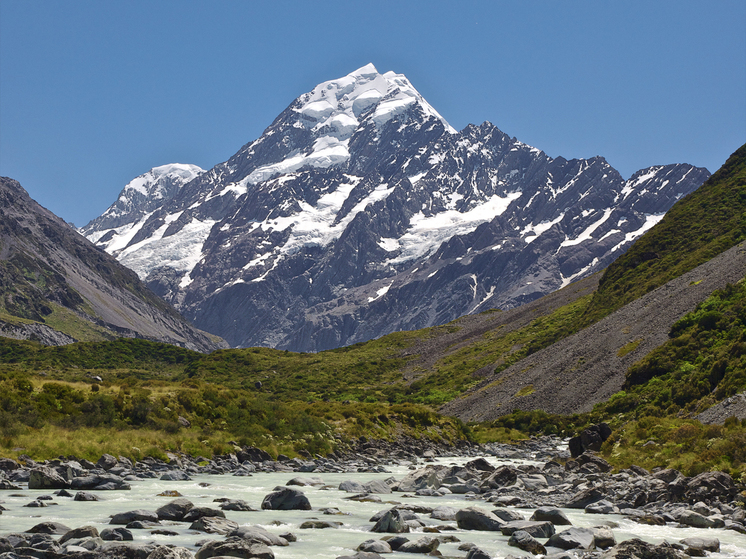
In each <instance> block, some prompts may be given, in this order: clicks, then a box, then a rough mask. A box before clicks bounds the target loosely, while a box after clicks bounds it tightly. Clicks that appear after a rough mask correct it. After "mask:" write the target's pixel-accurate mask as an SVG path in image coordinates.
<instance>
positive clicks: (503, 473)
mask: <svg viewBox="0 0 746 559" xmlns="http://www.w3.org/2000/svg"><path fill="white" fill-rule="evenodd" d="M520 473H521V472H520V470H517V469H516V468H514V467H512V466H500V467H499V468H497V469H496V470H495V471H494V472H492V473H491V474H490V475H489V477H487V479H485V480H484V481H483V482H482V483H481V486H482V487H483V488H485V489H499V488H500V487H508V486H510V485H513V484H514V483H515V482H516V480H517V479H518V475H519V474H520Z"/></svg>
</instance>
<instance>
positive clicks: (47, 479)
mask: <svg viewBox="0 0 746 559" xmlns="http://www.w3.org/2000/svg"><path fill="white" fill-rule="evenodd" d="M68 487H70V482H69V481H67V480H66V479H65V478H63V477H62V476H61V475H60V474H58V473H57V472H56V471H55V470H53V469H52V468H49V467H47V466H39V467H37V468H35V469H33V470H31V472H30V473H29V478H28V488H29V489H67V488H68Z"/></svg>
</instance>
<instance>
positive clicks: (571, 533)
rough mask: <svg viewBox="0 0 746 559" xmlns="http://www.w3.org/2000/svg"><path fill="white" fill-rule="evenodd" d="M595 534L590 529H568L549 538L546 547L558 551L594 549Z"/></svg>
mask: <svg viewBox="0 0 746 559" xmlns="http://www.w3.org/2000/svg"><path fill="white" fill-rule="evenodd" d="M594 538H595V532H594V531H593V529H592V528H568V529H567V530H563V531H562V532H557V533H556V534H554V535H553V536H552V537H550V538H549V540H548V541H547V543H546V545H547V547H559V548H560V549H594V548H595V539H594Z"/></svg>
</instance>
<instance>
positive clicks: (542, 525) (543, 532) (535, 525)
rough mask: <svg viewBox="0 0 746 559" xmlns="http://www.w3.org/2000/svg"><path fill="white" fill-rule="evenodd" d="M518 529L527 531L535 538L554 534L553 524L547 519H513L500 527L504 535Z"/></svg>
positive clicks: (508, 534)
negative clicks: (540, 520)
mask: <svg viewBox="0 0 746 559" xmlns="http://www.w3.org/2000/svg"><path fill="white" fill-rule="evenodd" d="M519 530H520V531H523V532H527V533H528V534H530V535H531V536H533V537H535V538H548V537H549V536H551V535H552V534H554V525H553V524H552V523H551V522H549V521H543V522H538V521H534V520H513V521H512V522H508V523H507V524H504V525H503V526H502V528H500V531H501V532H502V533H503V535H504V536H510V535H511V534H512V533H513V532H518V531H519Z"/></svg>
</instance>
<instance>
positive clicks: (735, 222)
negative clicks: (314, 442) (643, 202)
mask: <svg viewBox="0 0 746 559" xmlns="http://www.w3.org/2000/svg"><path fill="white" fill-rule="evenodd" d="M744 216H746V146H742V147H741V148H739V149H738V150H737V151H736V152H735V153H734V154H733V155H732V156H731V157H730V158H729V159H728V161H727V162H726V163H725V165H724V166H723V167H722V168H721V169H719V170H718V171H717V172H716V173H715V174H714V175H713V176H712V177H711V178H710V179H709V180H708V181H707V182H706V183H705V184H704V185H703V186H702V187H701V188H700V189H698V190H697V191H696V192H694V193H692V194H690V195H689V196H687V197H685V198H683V199H682V200H681V201H679V202H678V203H677V204H676V205H675V206H674V207H673V208H672V209H671V210H670V211H669V212H668V213H667V214H666V217H665V218H664V219H663V220H662V221H661V223H659V224H658V225H656V226H655V227H653V229H651V230H650V231H649V232H648V233H647V234H645V235H644V236H643V237H642V238H641V239H640V240H639V241H638V242H636V243H635V244H634V245H633V246H632V247H631V248H630V250H629V251H628V252H627V253H626V254H625V255H624V256H623V257H622V258H620V259H619V260H618V261H617V262H616V263H615V264H613V265H612V266H610V267H609V268H608V270H606V272H605V273H604V274H603V276H602V278H601V279H600V282H599V288H598V290H597V291H596V292H595V293H594V295H593V298H592V300H591V301H590V302H589V305H588V307H587V308H586V310H585V312H584V316H583V321H585V322H586V323H587V321H592V322H593V323H592V324H591V325H590V326H587V327H586V328H584V329H583V330H580V331H579V332H577V333H576V334H574V335H572V336H570V337H567V338H565V339H563V340H561V341H559V342H558V343H556V344H554V345H552V346H550V347H548V348H546V349H544V350H542V351H540V352H537V353H536V354H533V355H531V356H529V357H527V358H526V359H523V360H521V361H519V362H518V363H516V364H515V365H513V366H511V367H509V368H507V369H504V370H500V371H498V372H496V373H495V372H494V371H495V368H494V367H493V369H492V371H493V372H491V373H490V374H489V376H488V377H487V378H486V379H484V380H482V381H481V382H480V383H479V384H478V385H476V386H474V387H473V388H472V389H471V390H470V391H469V392H468V393H467V394H465V395H464V396H463V397H462V398H459V399H457V400H454V401H452V402H450V403H448V404H447V405H445V406H444V407H443V408H442V411H443V412H444V413H451V414H454V415H457V416H459V417H460V418H462V419H468V420H477V421H481V420H486V419H494V418H496V417H498V416H500V415H504V414H506V413H510V412H511V411H513V410H514V409H521V410H531V409H542V410H544V411H549V412H554V413H577V412H582V411H590V409H591V408H592V407H593V405H594V404H597V403H600V402H604V401H606V400H607V399H608V398H610V397H611V396H612V395H614V394H615V393H617V392H619V391H620V390H622V388H623V387H625V386H626V387H629V386H634V385H638V384H642V383H644V382H646V381H648V380H650V379H651V378H652V377H653V376H655V375H659V374H660V375H662V374H665V373H670V372H672V371H675V370H677V368H678V367H679V366H683V365H684V358H680V359H678V361H677V360H676V359H672V358H670V357H667V358H666V359H665V364H662V363H661V362H660V358H656V357H651V356H655V355H659V354H661V352H662V351H663V350H662V349H660V348H662V347H663V345H664V344H666V343H667V342H668V341H669V336H679V332H675V330H674V328H673V327H674V325H675V324H677V323H678V321H679V320H680V319H682V317H683V316H684V315H685V314H687V313H689V312H691V311H694V310H695V308H697V306H698V305H699V304H700V303H702V302H703V301H705V299H707V297H708V296H709V295H710V294H711V293H713V292H714V291H715V290H718V289H724V288H726V287H727V285H728V284H735V283H737V282H739V281H741V280H743V278H744V276H746V243H744V241H743V239H744V238H746V221H744V220H745V217H744ZM695 266H696V267H695ZM656 285H660V287H658V288H655V289H654V287H655V286H656ZM613 309H617V310H616V311H615V312H613V313H611V314H608V313H609V310H613ZM737 312H742V309H741V310H738V309H737ZM603 314H607V315H608V316H606V318H604V319H603V320H600V321H596V320H598V319H597V317H598V316H599V315H603ZM693 320H694V319H693ZM581 323H582V321H581ZM691 342H692V340H691V336H689V337H686V336H681V339H677V340H676V342H675V344H674V345H676V346H687V345H689V344H690V343H691ZM735 342H736V343H735V345H733V346H732V347H733V348H735V349H734V350H733V351H731V352H730V354H729V355H730V357H729V356H728V355H721V356H720V358H719V361H718V366H717V367H716V369H717V371H719V372H718V373H717V374H715V377H714V378H715V380H714V382H713V386H711V387H710V388H709V390H713V391H714V390H715V388H716V386H717V382H718V377H719V378H720V379H722V378H723V376H724V374H725V372H726V371H728V370H729V365H728V360H729V359H731V360H733V363H734V365H733V366H734V367H736V368H738V367H739V365H737V363H738V359H739V356H740V353H739V352H740V351H742V349H743V348H742V347H741V346H740V345H738V340H735ZM739 348H741V349H739ZM654 350H655V351H654ZM674 353H676V352H674ZM690 353H691V352H690ZM695 353H696V352H695ZM689 357H690V356H689ZM643 358H644V359H643ZM641 360H642V361H641ZM710 361H712V359H711V360H710ZM633 364H634V367H633ZM687 366H688V367H689V368H691V367H692V364H691V363H689V364H688V365H687ZM700 366H701V367H703V368H704V369H705V370H706V371H708V370H709V369H710V368H711V367H712V366H713V363H709V362H706V363H702V364H701V365H700V364H697V367H700ZM711 377H712V375H711ZM740 388H741V389H744V388H746V386H741V387H740ZM733 389H734V388H733V387H731V392H730V393H727V394H725V393H724V394H725V395H727V396H730V395H732V393H733V392H732V390H733Z"/></svg>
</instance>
